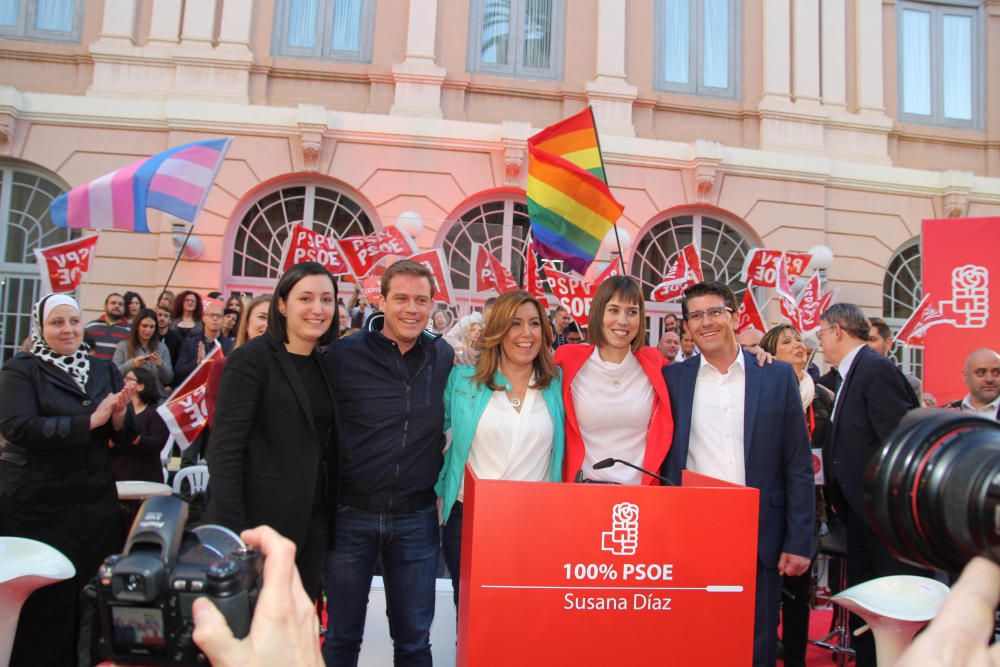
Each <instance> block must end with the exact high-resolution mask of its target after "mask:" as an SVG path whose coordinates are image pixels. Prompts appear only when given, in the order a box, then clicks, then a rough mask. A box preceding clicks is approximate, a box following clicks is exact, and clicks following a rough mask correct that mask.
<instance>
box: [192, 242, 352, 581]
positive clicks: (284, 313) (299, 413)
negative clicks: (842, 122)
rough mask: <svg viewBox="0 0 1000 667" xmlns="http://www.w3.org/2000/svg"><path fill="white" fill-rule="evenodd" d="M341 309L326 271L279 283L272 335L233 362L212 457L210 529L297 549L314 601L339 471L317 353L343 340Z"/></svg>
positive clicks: (301, 272) (309, 266) (306, 269)
mask: <svg viewBox="0 0 1000 667" xmlns="http://www.w3.org/2000/svg"><path fill="white" fill-rule="evenodd" d="M336 302H337V286H336V282H335V281H334V278H333V276H332V275H330V272H329V271H327V270H326V268H324V267H323V266H322V265H321V264H317V263H316V262H305V263H303V264H296V265H295V266H293V267H292V268H290V269H288V271H286V272H285V273H284V274H283V275H282V276H281V279H280V280H279V281H278V285H277V286H276V288H275V291H274V294H273V295H272V297H271V305H270V309H269V311H268V326H267V332H266V333H265V334H264V335H261V336H258V337H257V338H254V339H252V340H250V341H248V342H247V343H245V344H244V345H242V346H240V347H239V348H238V349H236V350H234V351H233V352H232V353H231V354H230V355H229V356H228V357H227V358H226V364H225V366H224V369H223V371H222V381H221V386H220V388H219V397H218V401H217V403H216V410H215V422H214V425H213V428H212V434H211V441H210V446H209V448H208V465H209V468H210V469H211V471H212V492H211V498H210V500H209V505H208V516H209V517H210V519H211V521H213V522H215V523H219V524H222V525H223V526H226V527H228V528H231V529H232V530H234V531H236V532H239V531H241V530H244V529H246V528H250V527H252V526H257V525H259V524H267V525H269V526H271V527H273V528H274V529H275V530H277V531H278V532H280V533H281V534H282V535H285V536H286V537H288V538H289V539H290V540H292V541H293V542H295V545H296V547H297V549H298V551H297V556H296V565H297V566H298V568H299V573H300V574H301V575H302V584H303V586H304V587H305V589H306V592H307V593H308V594H309V596H310V597H311V598H313V599H315V598H316V597H317V596H318V594H319V588H320V573H321V571H322V568H323V559H324V557H325V555H326V544H327V535H328V530H329V525H328V511H327V507H328V505H327V495H328V494H330V495H334V496H335V488H333V487H334V486H335V484H336V480H337V475H336V470H337V462H338V460H337V453H336V451H334V450H333V443H335V442H336V441H335V439H334V407H333V393H332V391H331V388H330V383H329V380H328V378H327V376H326V370H325V367H324V364H323V363H322V362H321V360H320V358H319V355H318V352H317V348H318V347H319V346H320V345H324V344H326V343H327V342H328V340H329V339H330V338H332V337H334V336H336V333H337V328H336V326H335V324H334V312H335V304H336ZM328 467H329V470H328ZM328 480H329V487H330V488H328Z"/></svg>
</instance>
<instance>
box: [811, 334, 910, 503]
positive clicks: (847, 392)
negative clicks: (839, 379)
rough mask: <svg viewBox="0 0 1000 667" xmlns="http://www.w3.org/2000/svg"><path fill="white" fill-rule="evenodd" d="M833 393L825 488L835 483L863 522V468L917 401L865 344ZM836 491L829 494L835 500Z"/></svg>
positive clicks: (895, 371) (896, 372)
mask: <svg viewBox="0 0 1000 667" xmlns="http://www.w3.org/2000/svg"><path fill="white" fill-rule="evenodd" d="M839 394H840V396H839V397H838V398H839V403H837V406H836V413H835V414H834V418H833V420H832V421H831V422H830V427H829V435H828V436H827V448H826V452H825V455H826V458H827V462H828V465H827V471H828V474H827V486H832V485H834V484H835V486H836V487H837V489H838V490H839V492H840V493H842V494H843V501H846V502H847V503H848V504H849V505H850V508H851V511H853V512H857V513H858V515H860V516H861V517H864V518H865V520H866V521H868V513H867V512H866V511H865V507H864V501H863V499H862V479H863V478H864V474H865V469H866V468H867V467H868V463H869V461H870V460H871V458H872V455H873V454H874V453H875V452H876V451H878V449H879V448H880V447H881V446H882V444H883V443H884V442H885V440H886V438H888V437H889V435H890V434H891V433H892V432H893V431H894V430H895V429H896V427H897V426H899V422H900V420H902V418H903V415H905V414H906V413H907V412H908V411H909V410H912V409H913V408H916V407H919V405H920V401H919V400H918V399H917V395H916V393H914V391H913V387H911V386H910V383H909V382H907V380H906V378H905V377H904V376H903V373H902V372H901V371H900V370H899V368H898V367H897V366H896V364H894V363H893V362H892V360H891V359H889V358H887V357H883V356H882V355H881V354H879V353H878V352H876V351H875V350H873V349H871V348H870V347H868V346H867V345H865V346H863V347H862V348H861V349H860V350H859V351H858V355H857V357H855V358H854V363H853V364H852V365H851V368H850V369H849V370H848V372H847V378H846V379H845V380H844V383H843V384H842V386H841V387H840V391H839ZM840 493H834V494H832V500H833V501H834V502H835V503H838V502H840V501H841V498H840Z"/></svg>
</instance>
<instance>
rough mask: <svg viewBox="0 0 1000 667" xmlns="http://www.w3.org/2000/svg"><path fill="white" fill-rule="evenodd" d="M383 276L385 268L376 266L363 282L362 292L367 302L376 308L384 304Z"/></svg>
mask: <svg viewBox="0 0 1000 667" xmlns="http://www.w3.org/2000/svg"><path fill="white" fill-rule="evenodd" d="M383 274H385V267H384V266H376V267H375V268H374V269H373V270H372V272H371V273H370V274H369V275H367V276H365V277H364V278H362V280H361V291H362V293H363V294H364V295H365V300H366V301H367V302H368V303H370V304H372V305H374V306H377V305H379V304H380V303H382V275H383Z"/></svg>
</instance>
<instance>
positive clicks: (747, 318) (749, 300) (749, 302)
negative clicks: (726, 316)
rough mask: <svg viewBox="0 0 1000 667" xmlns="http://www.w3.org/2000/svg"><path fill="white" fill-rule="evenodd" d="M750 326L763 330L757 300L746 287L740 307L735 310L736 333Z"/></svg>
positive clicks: (762, 319) (762, 320) (762, 321)
mask: <svg viewBox="0 0 1000 667" xmlns="http://www.w3.org/2000/svg"><path fill="white" fill-rule="evenodd" d="M747 327H751V328H754V329H756V330H757V331H760V332H764V331H767V329H765V328H764V318H763V317H761V314H760V308H758V307H757V300H756V299H754V298H753V292H752V290H751V289H750V288H749V287H748V288H747V291H745V292H744V293H743V301H741V302H740V309H739V310H738V311H736V333H739V332H741V331H743V330H744V329H746V328H747Z"/></svg>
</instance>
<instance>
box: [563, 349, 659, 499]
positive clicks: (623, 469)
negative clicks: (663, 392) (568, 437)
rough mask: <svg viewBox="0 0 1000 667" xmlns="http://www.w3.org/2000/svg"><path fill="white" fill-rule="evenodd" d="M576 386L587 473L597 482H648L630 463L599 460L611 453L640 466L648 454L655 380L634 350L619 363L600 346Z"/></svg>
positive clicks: (584, 470) (578, 419)
mask: <svg viewBox="0 0 1000 667" xmlns="http://www.w3.org/2000/svg"><path fill="white" fill-rule="evenodd" d="M570 389H571V390H572V392H573V408H574V409H575V410H576V418H577V423H578V424H579V425H580V435H581V436H582V437H583V445H584V450H585V451H584V455H583V475H584V476H585V477H587V478H588V479H593V480H597V481H604V482H618V483H619V484H633V485H637V484H642V473H641V472H639V471H638V470H634V469H632V468H629V467H628V466H623V465H615V466H611V467H610V468H605V469H604V470H594V464H595V463H597V462H598V461H603V460H604V459H606V458H616V459H622V460H623V461H628V462H629V463H633V464H635V465H637V466H641V465H642V464H643V461H644V460H645V458H646V434H647V432H648V431H649V419H650V417H651V416H652V414H653V385H652V384H650V382H649V378H647V377H646V373H645V372H644V371H643V370H642V366H640V365H639V362H638V360H636V358H635V355H633V354H632V351H631V350H629V351H628V354H627V355H626V356H625V359H623V360H622V362H621V363H620V364H616V363H614V362H611V361H604V360H603V359H601V354H600V352H598V351H597V348H596V347H595V348H594V352H593V354H591V355H590V357H589V358H588V359H587V361H586V362H584V364H583V367H582V368H581V369H580V372H579V373H577V375H576V377H575V378H573V384H572V386H571V387H570ZM571 473H572V474H573V475H575V474H576V471H575V470H573V471H571Z"/></svg>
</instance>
